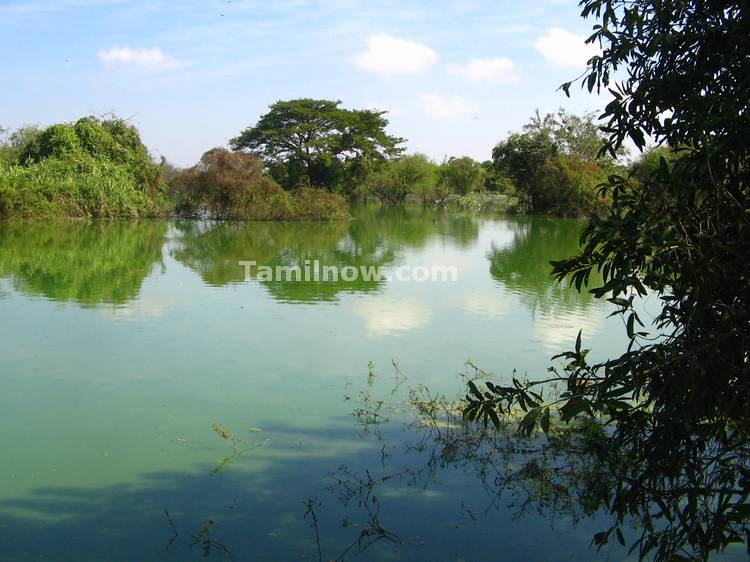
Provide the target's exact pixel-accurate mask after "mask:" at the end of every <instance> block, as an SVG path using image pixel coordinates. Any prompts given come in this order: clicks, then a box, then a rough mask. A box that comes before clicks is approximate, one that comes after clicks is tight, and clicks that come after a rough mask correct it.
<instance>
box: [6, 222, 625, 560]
mask: <svg viewBox="0 0 750 562" xmlns="http://www.w3.org/2000/svg"><path fill="white" fill-rule="evenodd" d="M580 228H581V224H580V223H579V222H577V221H570V220H556V219H529V218H498V217H477V216H472V215H464V214H458V213H449V214H440V213H434V212H428V211H422V210H418V209H414V210H403V209H399V210H384V209H360V210H358V211H357V213H356V216H355V219H354V220H352V221H351V222H348V223H335V224H307V223H196V222H185V223H181V222H177V223H175V222H162V221H151V222H109V223H95V224H61V225H24V224H3V225H0V318H2V322H1V323H0V380H1V381H2V389H3V390H2V394H0V443H1V444H2V450H3V461H2V464H1V465H0V536H2V538H3V543H2V547H1V548H0V560H2V561H6V560H7V561H10V560H13V561H15V560H56V561H67V560H102V561H103V560H107V561H110V560H111V561H134V560H144V561H145V560H180V561H183V560H200V559H203V557H204V555H207V556H208V557H210V558H212V559H228V557H229V556H230V554H229V553H227V551H230V552H231V557H232V559H234V560H300V559H307V560H318V548H317V546H316V535H315V529H314V527H312V526H311V523H312V522H313V520H312V518H311V514H310V513H308V515H307V517H305V510H306V504H305V502H306V501H308V500H310V501H312V502H313V503H308V504H307V505H309V506H312V507H313V511H314V512H315V515H316V517H317V521H318V523H317V527H318V533H319V538H320V545H321V547H320V548H321V551H322V553H323V557H324V559H333V558H335V557H337V556H339V555H341V554H342V553H343V552H344V551H345V549H346V548H347V547H348V546H349V545H350V544H351V543H352V542H353V541H356V539H357V538H358V537H360V536H361V534H362V529H363V528H366V527H365V526H366V524H367V522H368V521H370V522H371V520H372V515H373V513H372V510H373V509H374V507H372V506H377V513H376V516H377V520H378V521H379V523H380V524H381V525H382V527H383V528H385V529H387V530H388V531H389V533H392V536H391V538H390V539H389V538H387V537H385V538H383V539H382V540H380V541H378V542H376V543H375V544H373V545H371V546H370V547H369V548H367V549H366V550H362V549H360V550H359V551H358V550H357V548H358V547H357V546H356V545H355V548H353V549H352V550H350V551H348V552H347V553H346V559H361V560H498V559H508V560H515V559H521V558H523V559H528V560H597V559H601V557H602V556H603V554H602V553H597V552H596V551H593V550H590V549H589V543H590V540H591V536H592V534H593V532H595V531H597V530H600V525H601V521H598V522H597V521H596V520H593V521H591V520H583V521H581V522H580V523H579V524H578V525H573V524H572V522H571V518H570V517H566V516H565V515H564V514H563V515H560V516H556V517H550V516H549V514H545V515H546V517H542V516H540V515H538V514H534V513H531V514H528V515H526V516H523V517H518V509H517V508H508V507H506V505H507V504H506V503H505V502H503V501H501V502H493V501H490V500H489V498H488V494H487V491H486V490H485V489H484V487H483V486H482V485H481V484H480V482H479V480H478V479H477V475H476V474H475V473H474V472H473V471H472V470H469V469H467V468H466V467H460V466H454V465H451V463H450V462H443V463H438V464H439V465H440V466H438V467H436V468H435V467H433V468H435V470H433V471H432V473H430V474H429V475H428V476H426V477H424V478H421V477H416V478H415V477H409V478H407V477H394V478H392V479H389V480H387V481H386V482H384V483H382V484H378V486H377V487H374V491H373V493H372V495H376V496H377V497H376V499H375V500H373V498H372V497H368V498H367V501H369V502H371V503H369V504H366V505H365V506H362V505H361V503H360V502H359V500H361V499H362V497H358V496H356V495H355V496H353V497H347V496H348V495H349V496H351V494H350V493H348V492H351V490H350V488H349V487H347V482H348V484H351V483H352V482H361V479H362V478H370V477H371V478H373V479H375V480H378V479H381V478H382V477H385V476H388V475H389V474H395V473H398V470H399V468H400V467H403V466H406V465H410V463H411V465H418V464H419V463H420V462H422V460H421V459H420V458H419V453H420V452H419V451H416V452H415V451H414V450H411V449H409V447H408V444H409V443H411V442H412V440H413V438H414V435H412V434H410V432H409V430H408V429H407V430H405V429H404V428H403V427H402V426H401V425H399V424H398V423H393V422H396V421H399V420H400V419H402V418H403V419H406V418H408V417H409V415H408V413H407V410H408V408H407V407H406V406H405V402H406V399H407V398H408V389H409V388H410V387H416V386H417V385H420V384H421V385H426V386H427V387H429V388H430V389H431V390H433V391H435V392H443V393H446V394H449V395H455V394H458V393H460V392H461V391H462V389H463V382H462V380H461V378H460V377H459V376H458V375H457V374H458V373H459V372H461V371H464V370H465V365H464V364H465V362H466V361H467V360H469V359H471V360H472V361H474V362H475V363H476V364H477V365H479V366H481V367H482V368H484V369H486V370H489V371H493V372H497V373H502V374H506V375H507V374H508V373H510V372H512V370H513V369H516V370H517V372H519V373H525V374H526V375H527V376H529V377H536V376H544V374H545V371H546V368H547V367H548V366H549V364H550V362H549V357H550V356H551V355H553V354H554V353H556V352H559V351H561V350H564V349H567V348H568V347H570V346H572V345H573V342H574V340H575V337H576V334H577V333H578V330H579V329H583V334H584V339H585V341H586V342H587V345H589V346H591V347H593V348H594V349H595V350H596V351H595V352H596V353H597V354H599V355H601V356H605V355H606V354H611V353H615V352H616V351H618V350H619V349H620V347H621V345H622V343H623V338H622V327H621V325H620V324H619V321H618V320H616V319H609V320H608V319H606V316H607V314H608V313H609V308H608V307H606V306H604V305H603V304H602V303H600V302H597V301H595V300H594V299H592V298H591V297H590V296H589V295H586V294H583V295H580V294H578V293H576V292H574V291H571V290H569V289H566V288H564V287H561V286H559V285H556V284H554V283H553V282H552V281H551V279H550V277H549V270H550V268H549V264H548V262H549V260H551V259H559V258H562V257H565V256H567V255H570V254H572V253H574V252H575V248H576V242H577V238H578V235H579V232H580ZM241 260H253V261H256V262H257V263H258V264H266V265H295V264H303V263H304V262H305V260H318V261H319V262H320V263H321V264H323V265H337V266H346V265H354V266H359V265H375V266H382V267H384V268H385V270H386V271H391V270H393V269H394V268H396V267H402V266H420V265H421V266H427V267H430V266H434V265H447V266H456V267H457V269H458V279H457V281H455V282H449V281H435V282H422V283H419V282H414V281H410V282H402V281H395V280H394V281H386V280H379V281H378V280H370V281H364V280H358V281H354V282H344V281H340V282H335V283H334V282H302V283H299V282H286V281H283V280H282V281H278V280H276V281H264V280H258V279H257V278H254V277H253V276H251V277H250V278H246V276H245V270H244V268H243V267H241V266H240V265H239V264H238V262H239V261H241ZM394 361H395V362H396V363H397V365H398V367H399V369H400V371H401V372H402V373H403V375H404V376H405V377H408V379H407V380H406V381H405V382H403V381H402V385H401V386H400V387H399V390H398V391H397V392H395V393H392V392H391V390H392V387H393V386H394V381H397V379H396V378H395V377H396V374H395V369H394V367H393V362H394ZM368 365H370V367H368ZM370 371H372V374H369V372H370ZM362 392H366V393H369V394H368V395H370V396H373V397H377V398H378V399H380V398H382V399H384V400H386V401H387V404H386V406H384V408H387V414H388V417H389V418H390V419H391V421H392V423H390V424H388V425H387V426H385V427H383V428H382V430H379V432H376V433H377V435H373V431H371V430H370V429H369V428H366V427H363V426H362V425H361V424H360V423H359V420H358V419H357V418H355V417H354V416H353V415H352V412H353V411H354V410H355V409H357V408H360V407H361V406H362V403H361V402H362V396H363V395H362V394H361V393H362ZM366 396H367V395H366ZM400 406H404V407H403V409H401V407H400ZM384 411H385V410H384ZM215 423H218V424H221V426H222V427H223V428H225V429H226V430H227V431H230V432H231V433H232V435H233V436H234V437H235V438H236V439H237V446H236V451H237V452H238V453H239V454H237V455H234V452H235V447H233V446H232V444H231V440H226V439H222V437H221V436H220V435H218V434H217V432H216V431H215V430H214V429H212V424H215ZM379 437H382V440H380V439H379ZM415 455H416V456H415ZM222 459H224V460H226V461H227V462H226V463H224V464H221V462H222ZM444 460H445V459H444ZM368 471H369V474H370V476H364V475H367V474H368ZM332 474H333V475H334V476H335V475H338V476H339V477H340V476H341V475H342V474H346V475H350V476H351V475H356V476H351V478H350V479H349V480H348V481H346V482H344V483H343V484H342V482H341V481H340V480H341V478H339V480H338V481H337V480H336V479H334V478H332V477H331V475H332ZM412 476H413V475H412ZM344 480H346V479H344ZM355 488H356V486H355ZM368 505H369V506H370V508H368ZM167 513H168V514H169V515H168V516H167ZM207 522H208V523H207ZM201 529H202V530H201ZM361 546H363V545H361V544H360V545H359V547H361ZM225 549H226V550H225ZM607 556H609V557H610V559H612V560H620V559H626V556H625V554H624V553H623V552H621V551H619V550H612V551H608V552H607Z"/></svg>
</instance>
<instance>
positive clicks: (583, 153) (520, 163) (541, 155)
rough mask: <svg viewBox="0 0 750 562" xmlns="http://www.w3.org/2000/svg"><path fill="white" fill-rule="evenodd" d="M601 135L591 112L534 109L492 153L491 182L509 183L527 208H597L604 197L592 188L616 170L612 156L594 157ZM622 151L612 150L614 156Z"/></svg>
mask: <svg viewBox="0 0 750 562" xmlns="http://www.w3.org/2000/svg"><path fill="white" fill-rule="evenodd" d="M603 144H604V137H603V135H602V134H601V133H599V131H598V128H597V126H596V124H595V123H594V116H593V115H592V114H586V115H583V116H577V115H572V114H569V113H566V112H565V111H563V110H559V111H558V112H557V113H556V114H547V115H545V116H544V117H542V116H541V115H540V114H539V112H537V113H536V114H535V115H534V117H532V119H531V120H530V121H529V123H528V124H526V125H525V126H524V128H523V131H522V132H520V133H513V134H511V135H510V136H509V137H508V138H507V139H506V140H505V141H503V142H501V143H499V144H498V145H497V146H495V148H494V149H493V151H492V170H493V175H494V181H495V182H498V183H499V185H503V186H506V187H505V189H508V187H507V186H508V185H512V186H514V187H515V189H516V190H517V192H518V194H519V195H520V196H521V197H522V198H524V199H525V200H526V201H527V203H528V205H529V207H530V208H531V211H532V212H534V213H546V214H554V215H563V216H579V215H591V214H593V213H599V212H602V211H603V209H604V208H606V205H607V201H606V200H604V199H602V198H600V197H599V195H598V194H597V189H596V188H597V186H598V185H599V184H600V183H602V182H603V181H605V180H606V179H607V176H608V175H609V174H611V173H613V172H615V171H616V170H617V167H616V165H615V162H614V160H613V159H612V158H609V157H605V158H597V155H598V154H599V151H600V149H601V147H602V146H603ZM621 152H622V151H621V150H618V151H616V154H617V155H619V154H620V153H621Z"/></svg>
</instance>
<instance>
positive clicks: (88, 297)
mask: <svg viewBox="0 0 750 562" xmlns="http://www.w3.org/2000/svg"><path fill="white" fill-rule="evenodd" d="M166 230H167V225H166V223H164V222H152V221H142V222H102V223H93V224H80V223H55V224H43V223H37V224H33V225H29V224H25V223H0V277H5V278H8V279H9V280H10V282H11V286H12V287H13V289H15V290H16V291H18V292H20V293H23V294H25V295H30V296H43V297H46V298H48V299H52V300H57V301H64V302H74V303H77V304H80V305H82V306H94V305H98V304H109V305H120V304H124V303H127V302H129V301H131V300H133V299H135V298H137V297H138V294H139V292H140V289H141V285H142V284H143V280H144V279H145V278H146V277H147V276H148V275H149V273H150V272H151V270H152V268H153V266H154V264H157V263H161V259H162V246H163V245H164V237H165V234H166Z"/></svg>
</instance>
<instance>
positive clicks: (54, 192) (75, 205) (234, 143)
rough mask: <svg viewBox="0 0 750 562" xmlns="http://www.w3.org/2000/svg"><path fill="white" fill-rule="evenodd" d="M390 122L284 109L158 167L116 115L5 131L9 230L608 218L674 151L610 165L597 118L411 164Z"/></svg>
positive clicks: (332, 110)
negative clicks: (401, 209)
mask: <svg viewBox="0 0 750 562" xmlns="http://www.w3.org/2000/svg"><path fill="white" fill-rule="evenodd" d="M387 125H388V121H387V120H386V119H385V118H384V112H379V111H370V110H347V109H342V108H341V107H340V102H333V101H328V100H313V99H298V100H291V101H284V102H277V103H275V104H273V105H271V107H270V110H269V112H268V113H267V114H265V115H263V116H261V118H260V120H259V121H258V123H257V124H256V125H254V126H251V127H248V128H246V129H245V130H244V131H243V132H242V133H241V134H240V136H238V137H237V138H235V139H232V140H230V141H229V144H230V146H231V149H232V150H227V149H224V148H214V149H212V150H209V151H208V152H206V153H205V154H204V155H203V156H202V158H201V159H200V161H199V162H198V163H197V164H196V165H195V166H193V167H190V168H187V169H177V168H175V167H174V166H172V165H170V164H169V163H168V162H167V161H166V160H165V159H164V158H162V160H161V162H156V161H155V160H154V158H153V157H152V156H151V155H150V154H149V151H148V149H147V148H146V147H145V145H144V144H143V142H142V141H141V138H140V136H139V133H138V131H137V130H136V128H135V127H134V126H132V125H131V124H129V123H127V122H126V121H124V120H122V119H118V118H114V117H109V118H103V119H100V118H96V117H84V118H82V119H79V120H78V121H76V122H75V123H62V124H56V125H52V126H50V127H47V128H46V129H41V128H38V127H35V126H25V127H22V128H20V129H18V130H16V131H13V132H8V131H7V130H5V129H2V128H0V219H26V220H50V219H57V218H72V219H96V218H138V217H168V216H178V217H183V218H208V219H220V220H342V219H346V218H348V217H349V211H348V205H347V203H348V202H351V201H360V202H368V201H377V202H379V203H381V204H383V205H402V204H421V205H425V206H438V207H452V208H456V207H457V208H460V209H462V210H473V211H480V210H492V211H500V212H505V213H512V214H525V213H531V214H546V215H555V216H591V215H594V214H604V213H605V212H606V210H607V209H608V208H609V205H610V203H611V197H609V198H608V197H607V196H603V195H602V194H600V192H599V190H598V188H597V186H598V185H600V184H602V183H603V182H605V181H606V180H607V178H608V177H612V176H613V175H620V176H629V177H630V178H631V179H632V181H633V182H635V183H639V182H643V181H646V180H647V179H648V178H649V177H650V175H651V174H653V173H654V170H655V169H656V168H657V167H658V163H659V162H660V159H661V158H667V159H673V154H674V153H673V152H672V151H670V149H669V148H667V147H659V148H655V149H653V150H651V151H647V152H646V153H644V155H643V156H642V157H641V159H640V160H639V161H637V162H635V163H634V164H630V165H629V166H625V165H623V164H622V163H621V160H622V158H620V157H621V156H624V155H623V154H614V155H612V154H610V155H605V156H601V155H600V148H601V146H602V145H603V143H604V141H605V139H604V137H603V136H602V135H601V133H600V132H599V130H598V128H597V125H596V124H595V122H594V117H593V116H592V115H584V116H576V115H572V114H568V113H565V112H564V111H562V110H560V111H559V112H557V113H556V114H549V115H545V116H541V115H539V114H538V113H537V114H536V115H535V116H534V117H532V119H531V120H530V121H529V123H528V124H527V125H525V126H524V127H523V130H522V131H521V132H517V133H511V134H509V135H508V136H507V138H506V139H505V140H503V141H501V142H500V143H498V144H497V145H496V146H495V147H494V149H493V150H492V159H491V160H487V161H485V162H481V163H480V162H477V161H475V160H474V159H472V158H470V157H468V156H461V157H453V158H447V159H445V160H444V161H443V162H442V163H439V164H438V163H436V162H434V161H433V160H431V159H430V158H429V157H427V156H426V155H424V154H419V153H415V154H404V149H403V148H402V146H401V145H402V144H403V143H404V139H401V138H397V137H393V136H390V135H388V134H387V133H386V130H385V129H386V127H387Z"/></svg>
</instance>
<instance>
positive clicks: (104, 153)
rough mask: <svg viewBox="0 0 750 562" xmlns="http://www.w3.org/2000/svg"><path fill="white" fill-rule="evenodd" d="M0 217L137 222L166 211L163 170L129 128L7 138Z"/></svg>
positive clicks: (118, 124)
mask: <svg viewBox="0 0 750 562" xmlns="http://www.w3.org/2000/svg"><path fill="white" fill-rule="evenodd" d="M2 159H3V160H4V163H2V164H0V217H20V218H54V217H74V218H92V217H139V216H153V215H159V214H163V213H164V212H165V210H166V200H165V198H164V184H163V181H162V179H161V175H160V168H159V166H158V165H157V164H155V163H154V162H153V161H152V160H151V158H150V156H149V154H148V151H147V150H146V147H145V146H144V145H143V143H141V140H140V137H139V136H138V132H137V131H136V130H135V128H134V127H132V126H131V125H128V124H127V123H125V122H124V121H122V120H120V119H104V120H100V119H96V118H93V117H86V118H83V119H80V120H78V121H77V122H75V123H72V124H59V125H53V126H51V127H48V128H47V129H44V130H43V131H37V130H34V129H33V128H25V129H21V130H19V131H16V132H15V133H13V134H12V135H10V137H9V140H8V141H6V143H4V146H3V150H2Z"/></svg>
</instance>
